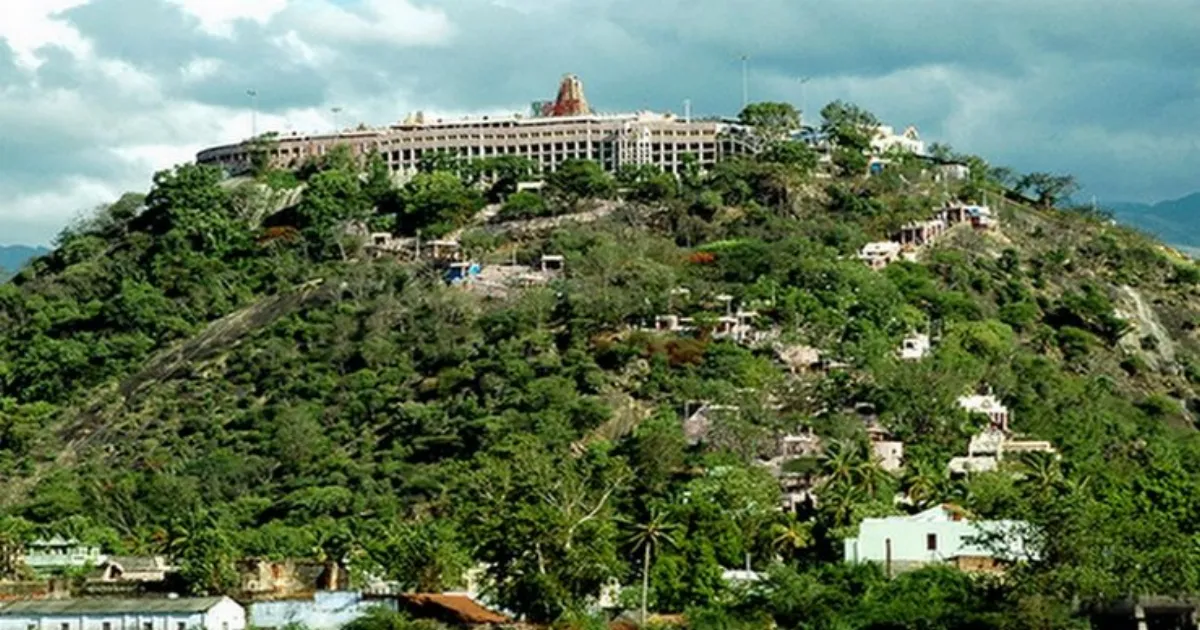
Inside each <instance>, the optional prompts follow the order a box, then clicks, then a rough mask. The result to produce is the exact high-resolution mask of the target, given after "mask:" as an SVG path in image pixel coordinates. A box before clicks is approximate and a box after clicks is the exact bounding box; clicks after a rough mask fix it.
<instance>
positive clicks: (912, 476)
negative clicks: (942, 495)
mask: <svg viewBox="0 0 1200 630" xmlns="http://www.w3.org/2000/svg"><path fill="white" fill-rule="evenodd" d="M940 485H941V475H940V474H939V473H938V471H937V470H936V469H935V468H934V467H933V465H932V464H930V463H928V462H925V461H920V462H917V463H915V464H914V465H912V466H909V467H908V470H907V471H906V473H905V475H904V490H905V492H906V494H907V495H908V498H909V500H910V501H912V504H913V506H914V507H916V508H918V509H920V508H923V507H925V506H926V505H928V504H930V503H932V502H933V501H934V500H935V499H936V498H937V497H938V495H939V486H940Z"/></svg>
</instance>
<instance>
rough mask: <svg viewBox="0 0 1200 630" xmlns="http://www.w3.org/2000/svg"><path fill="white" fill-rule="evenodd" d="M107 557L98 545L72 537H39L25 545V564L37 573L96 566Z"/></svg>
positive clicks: (59, 571)
mask: <svg viewBox="0 0 1200 630" xmlns="http://www.w3.org/2000/svg"><path fill="white" fill-rule="evenodd" d="M107 559H108V556H105V555H104V554H103V553H101V552H100V548H99V547H95V546H92V545H85V544H83V543H81V542H79V541H78V540H76V539H74V538H63V537H61V536H54V537H52V538H48V539H46V538H39V539H37V540H35V541H33V542H31V543H28V544H27V545H25V555H24V558H23V560H24V562H25V565H26V566H28V567H29V568H30V569H32V570H33V571H34V572H35V573H38V574H43V575H44V574H49V573H61V572H63V571H66V570H68V569H80V568H84V567H89V566H90V567H98V566H100V565H101V564H103V563H104V561H105V560H107Z"/></svg>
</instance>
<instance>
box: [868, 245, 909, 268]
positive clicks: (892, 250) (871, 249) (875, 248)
mask: <svg viewBox="0 0 1200 630" xmlns="http://www.w3.org/2000/svg"><path fill="white" fill-rule="evenodd" d="M899 258H900V244H899V243H895V242H892V241H875V242H873V243H867V244H866V245H863V248H862V250H860V251H859V253H858V259H859V260H861V261H863V262H864V263H866V264H867V266H868V267H870V268H872V269H883V268H884V267H886V266H888V265H889V264H891V263H893V262H895V261H896V260H897V259H899Z"/></svg>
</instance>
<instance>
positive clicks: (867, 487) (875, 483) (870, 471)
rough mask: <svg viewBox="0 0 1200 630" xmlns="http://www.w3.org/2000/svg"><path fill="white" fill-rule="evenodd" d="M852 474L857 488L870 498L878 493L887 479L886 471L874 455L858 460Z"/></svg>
mask: <svg viewBox="0 0 1200 630" xmlns="http://www.w3.org/2000/svg"><path fill="white" fill-rule="evenodd" d="M854 476H855V481H856V483H857V485H858V488H859V489H860V490H862V491H863V492H865V493H866V494H867V496H869V497H871V498H872V499H874V498H876V497H877V496H878V495H879V491H880V490H881V489H883V488H884V486H885V485H886V484H887V482H888V479H889V475H888V472H887V471H886V470H884V469H883V466H880V465H879V460H877V459H875V458H874V457H869V458H867V459H865V460H863V461H861V462H859V464H858V465H857V466H855V467H854Z"/></svg>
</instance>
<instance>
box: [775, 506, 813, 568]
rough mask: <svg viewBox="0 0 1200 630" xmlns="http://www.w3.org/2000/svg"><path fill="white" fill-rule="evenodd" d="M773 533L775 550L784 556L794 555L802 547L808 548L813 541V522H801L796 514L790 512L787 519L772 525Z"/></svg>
mask: <svg viewBox="0 0 1200 630" xmlns="http://www.w3.org/2000/svg"><path fill="white" fill-rule="evenodd" d="M771 533H772V534H773V536H772V539H771V543H772V544H773V545H774V546H775V552H776V553H778V554H779V555H780V556H783V557H787V558H790V557H793V556H795V555H796V553H797V552H799V551H800V550H802V549H807V548H808V547H809V545H811V544H812V542H813V536H812V523H801V522H800V521H799V520H798V519H797V518H796V515H795V514H791V513H790V514H788V515H787V517H786V518H785V520H783V521H782V522H778V523H775V524H774V525H773V526H772V527H771Z"/></svg>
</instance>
